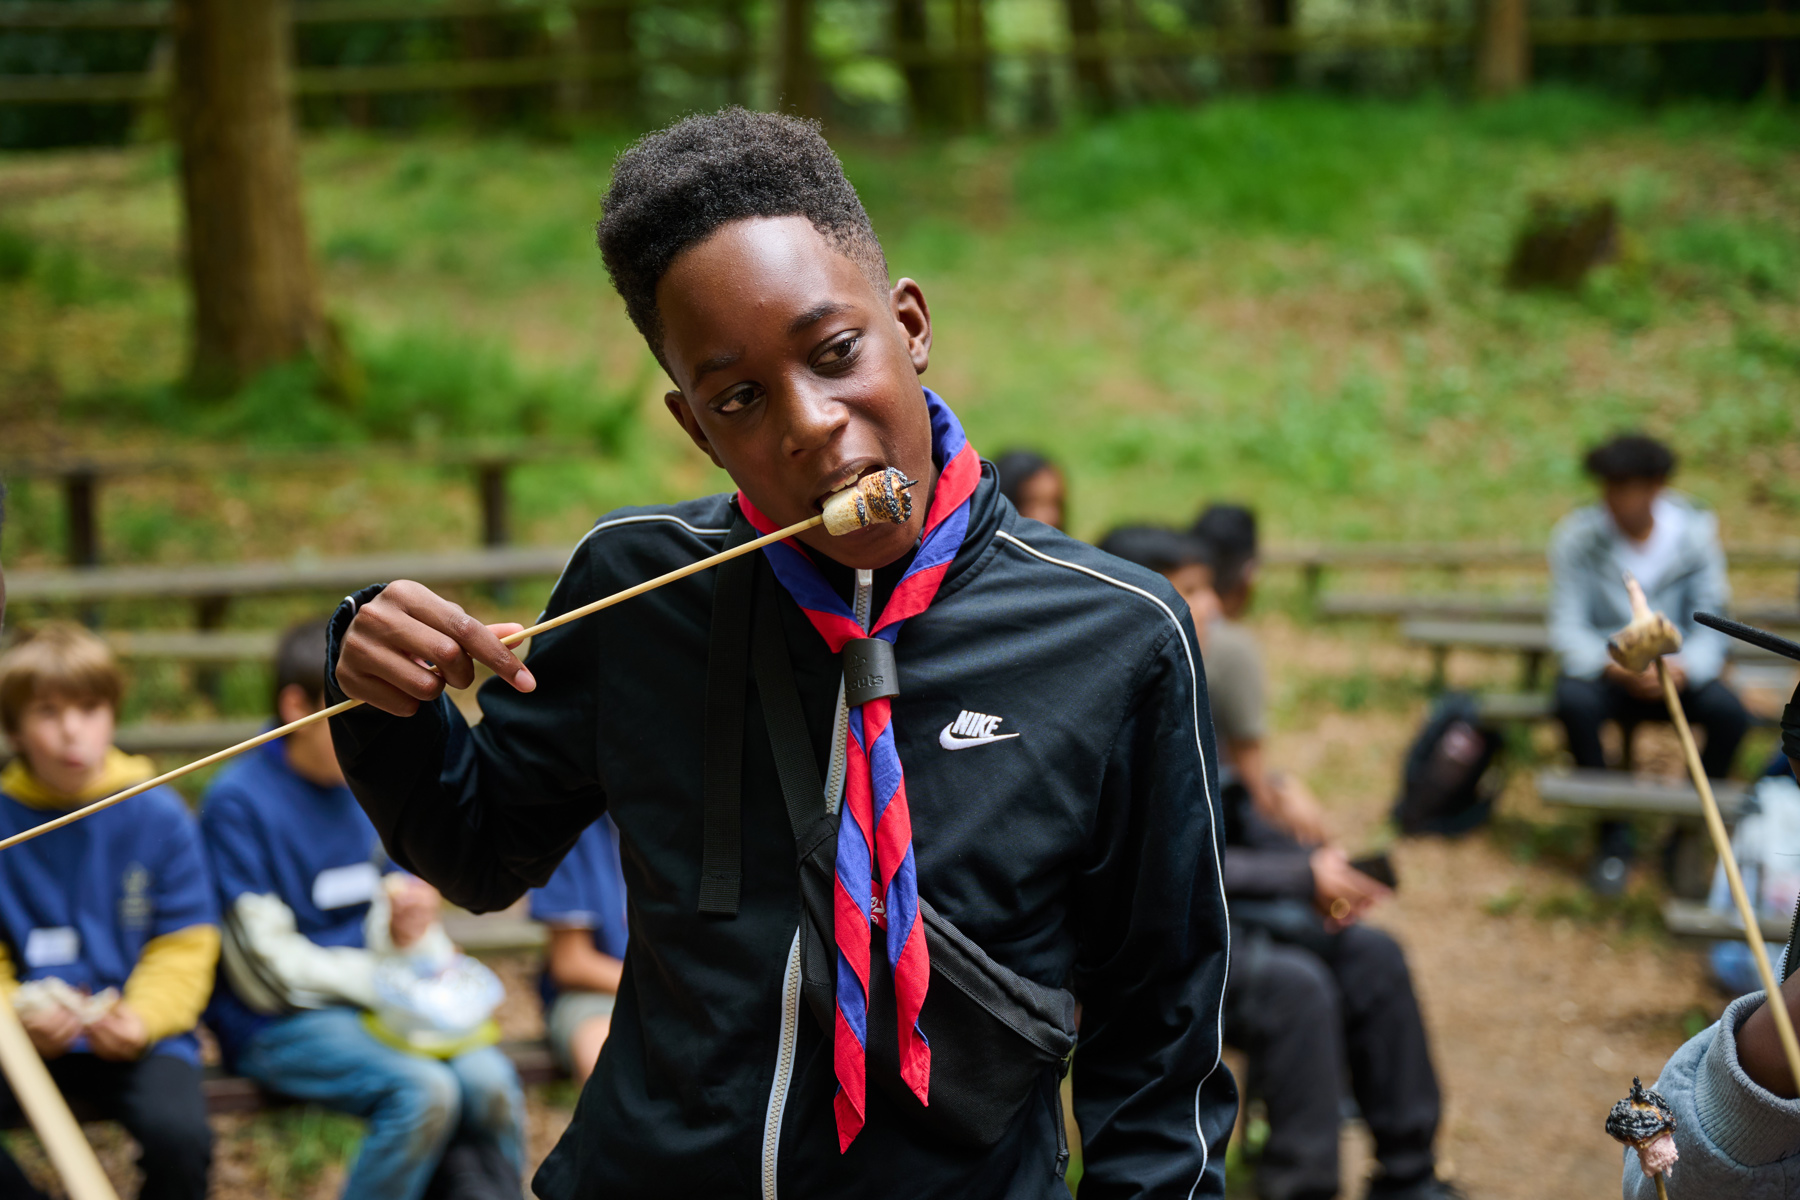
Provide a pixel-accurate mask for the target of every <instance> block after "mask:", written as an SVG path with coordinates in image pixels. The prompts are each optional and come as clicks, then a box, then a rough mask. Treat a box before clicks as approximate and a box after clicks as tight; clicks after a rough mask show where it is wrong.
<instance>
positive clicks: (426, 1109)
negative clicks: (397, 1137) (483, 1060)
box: [390, 1058, 462, 1141]
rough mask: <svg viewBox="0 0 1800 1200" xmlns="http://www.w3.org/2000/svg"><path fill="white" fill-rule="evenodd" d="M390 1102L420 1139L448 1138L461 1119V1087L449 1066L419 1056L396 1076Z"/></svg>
mask: <svg viewBox="0 0 1800 1200" xmlns="http://www.w3.org/2000/svg"><path fill="white" fill-rule="evenodd" d="M390 1105H391V1107H392V1108H393V1109H394V1110H395V1112H396V1114H397V1115H400V1116H402V1117H403V1118H404V1120H405V1121H406V1122H407V1125H408V1128H410V1129H413V1130H416V1131H417V1133H418V1136H419V1137H420V1138H421V1139H424V1140H427V1141H436V1140H438V1139H441V1138H444V1137H448V1136H449V1134H450V1132H451V1131H452V1130H454V1129H455V1128H456V1124H457V1122H458V1121H460V1120H461V1119H462V1088H461V1087H460V1086H458V1083H457V1078H456V1075H455V1073H454V1072H452V1071H451V1070H450V1068H449V1067H447V1066H445V1065H444V1064H443V1063H441V1062H437V1061H435V1060H431V1059H424V1058H420V1059H416V1060H414V1061H412V1062H410V1063H408V1064H407V1067H406V1069H405V1070H404V1071H403V1072H402V1073H401V1074H400V1075H399V1076H397V1077H396V1079H395V1083H394V1087H393V1088H392V1090H391V1092H390Z"/></svg>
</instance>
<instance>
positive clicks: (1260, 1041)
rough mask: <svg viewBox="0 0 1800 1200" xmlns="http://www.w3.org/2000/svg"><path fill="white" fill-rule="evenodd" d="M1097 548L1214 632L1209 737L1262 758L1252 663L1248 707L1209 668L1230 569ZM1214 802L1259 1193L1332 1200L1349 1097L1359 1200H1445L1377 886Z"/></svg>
mask: <svg viewBox="0 0 1800 1200" xmlns="http://www.w3.org/2000/svg"><path fill="white" fill-rule="evenodd" d="M1239 511H1242V510H1239ZM1100 545H1101V549H1103V550H1106V551H1107V552H1108V553H1110V554H1116V555H1118V556H1119V557H1121V558H1126V559H1128V560H1130V561H1132V562H1136V563H1137V564H1138V565H1139V566H1144V567H1148V568H1150V569H1151V570H1153V571H1157V572H1159V573H1161V574H1162V575H1163V576H1164V577H1165V578H1167V579H1168V580H1169V582H1170V583H1172V584H1174V585H1175V588H1176V590H1177V591H1180V592H1181V593H1182V596H1183V598H1185V599H1187V600H1188V603H1189V607H1190V608H1191V609H1192V611H1193V616H1194V623H1195V625H1196V626H1197V627H1204V626H1209V625H1210V626H1211V630H1210V635H1209V636H1207V637H1203V638H1202V639H1201V653H1202V654H1203V655H1204V656H1205V659H1206V676H1207V699H1208V701H1209V703H1210V704H1211V706H1212V711H1213V714H1214V721H1215V723H1216V724H1217V725H1219V726H1220V729H1219V735H1220V741H1221V743H1226V744H1229V743H1230V741H1231V739H1232V733H1231V732H1228V727H1227V726H1226V722H1227V721H1230V720H1233V719H1239V720H1242V721H1243V722H1244V728H1248V729H1253V730H1255V731H1256V732H1257V745H1258V748H1260V745H1261V736H1262V735H1261V731H1262V728H1263V721H1264V716H1263V712H1262V695H1263V689H1262V687H1261V682H1260V670H1261V667H1260V663H1259V662H1258V661H1257V660H1255V659H1252V660H1251V661H1252V664H1253V665H1254V666H1255V667H1256V670H1257V672H1258V675H1257V678H1256V688H1255V692H1254V694H1253V695H1252V696H1250V697H1248V698H1245V697H1241V696H1231V695H1227V694H1225V693H1226V691H1227V690H1228V689H1230V688H1232V687H1234V686H1237V685H1238V683H1239V681H1240V679H1241V678H1242V677H1241V676H1239V675H1238V674H1237V673H1236V672H1234V671H1233V670H1231V669H1229V668H1228V669H1226V670H1224V671H1218V670H1216V669H1215V659H1216V658H1219V657H1223V655H1222V654H1221V651H1225V650H1227V648H1228V639H1229V637H1230V636H1231V634H1233V633H1235V632H1236V631H1235V630H1230V629H1229V627H1228V626H1227V624H1226V621H1225V619H1222V618H1220V617H1219V612H1220V609H1221V607H1222V606H1224V604H1225V600H1224V598H1222V597H1217V596H1211V595H1208V594H1206V593H1205V591H1204V589H1209V588H1210V587H1211V585H1212V582H1213V579H1214V571H1215V570H1216V569H1217V565H1218V563H1219V562H1220V561H1221V560H1223V561H1225V562H1227V563H1228V562H1230V561H1231V560H1230V559H1229V558H1226V557H1224V556H1222V555H1220V553H1219V551H1218V550H1217V549H1216V548H1215V546H1214V545H1213V544H1212V543H1210V542H1209V541H1207V540H1205V539H1202V538H1195V537H1192V536H1189V535H1184V534H1178V533H1175V532H1173V531H1171V530H1160V529H1155V528H1150V527H1142V526H1140V527H1137V528H1128V529H1123V530H1118V531H1115V532H1114V533H1112V534H1110V535H1108V536H1107V538H1106V540H1105V541H1103V542H1102V543H1101V544H1100ZM1245 598H1246V597H1243V596H1241V595H1239V596H1236V597H1235V599H1238V600H1240V601H1241V600H1243V599H1245ZM1237 611H1239V612H1241V611H1242V607H1241V605H1240V606H1239V607H1238V609H1237ZM1221 633H1225V635H1226V636H1225V637H1224V638H1221V636H1220V635H1221ZM1223 800H1224V807H1225V856H1224V883H1225V895H1226V899H1227V900H1228V901H1229V903H1230V906H1231V907H1230V912H1231V945H1232V954H1231V964H1230V969H1229V973H1228V975H1227V978H1226V986H1225V1041H1226V1044H1227V1045H1233V1046H1237V1047H1238V1048H1239V1049H1241V1050H1243V1051H1244V1053H1245V1055H1246V1056H1247V1057H1248V1058H1249V1060H1250V1061H1249V1066H1250V1071H1249V1078H1248V1080H1247V1086H1246V1089H1245V1090H1246V1093H1248V1094H1256V1095H1260V1096H1261V1097H1262V1099H1263V1103H1264V1104H1265V1105H1266V1107H1267V1109H1268V1119H1269V1138H1268V1141H1267V1142H1266V1143H1265V1144H1264V1146H1263V1152H1262V1158H1261V1160H1260V1161H1259V1162H1258V1164H1257V1169H1256V1190H1257V1194H1258V1195H1259V1196H1260V1197H1262V1198H1263V1200H1328V1198H1329V1197H1333V1196H1336V1195H1337V1194H1338V1192H1339V1186H1340V1179H1339V1163H1338V1144H1339V1126H1340V1125H1341V1124H1342V1114H1341V1108H1340V1104H1341V1097H1343V1096H1344V1095H1345V1094H1346V1092H1348V1093H1349V1094H1351V1095H1353V1096H1355V1098H1356V1102H1357V1104H1358V1106H1359V1107H1360V1108H1361V1110H1362V1114H1363V1118H1364V1120H1365V1121H1367V1123H1368V1126H1369V1132H1370V1134H1371V1135H1372V1136H1373V1138H1374V1141H1375V1159H1376V1162H1377V1163H1378V1164H1379V1165H1380V1167H1381V1172H1380V1174H1379V1175H1377V1177H1376V1178H1375V1179H1374V1180H1373V1181H1372V1183H1371V1184H1370V1187H1369V1189H1368V1191H1367V1193H1366V1200H1453V1198H1454V1197H1456V1196H1458V1195H1459V1193H1458V1192H1457V1191H1456V1190H1455V1189H1454V1188H1452V1187H1451V1186H1450V1185H1449V1184H1447V1183H1443V1182H1441V1181H1440V1180H1439V1179H1438V1178H1437V1166H1436V1160H1435V1159H1434V1157H1433V1154H1432V1142H1433V1140H1434V1138H1435V1136H1436V1133H1437V1124H1438V1111H1439V1099H1438V1085H1437V1075H1436V1073H1435V1071H1434V1070H1433V1068H1432V1065H1431V1053H1430V1046H1429V1044H1428V1039H1427V1037H1426V1033H1425V1024H1424V1021H1423V1019H1422V1018H1421V1016H1420V1013H1419V1004H1418V1000H1417V998H1416V997H1415V996H1414V994H1413V988H1412V977H1411V975H1410V974H1409V973H1408V971H1407V967H1406V958H1405V955H1404V954H1403V953H1402V952H1401V949H1400V946H1399V945H1398V943H1396V942H1395V941H1394V939H1393V938H1391V937H1389V936H1388V935H1387V934H1385V933H1383V932H1382V931H1380V930H1378V929H1372V928H1370V927H1369V926H1367V925H1364V924H1362V923H1361V917H1362V916H1363V914H1364V913H1366V912H1367V911H1368V910H1369V909H1370V908H1371V907H1373V906H1374V905H1375V904H1376V903H1378V902H1379V901H1381V900H1382V899H1385V898H1386V897H1387V895H1388V894H1389V893H1388V889H1387V888H1386V887H1384V886H1382V885H1381V884H1380V883H1378V882H1377V881H1375V880H1374V879H1371V878H1369V877H1368V876H1367V875H1364V874H1363V873H1362V872H1361V871H1358V870H1357V869H1356V868H1355V867H1353V866H1351V865H1350V860H1349V858H1348V856H1346V855H1345V853H1344V852H1343V850H1342V849H1340V848H1339V847H1337V846H1333V845H1330V844H1329V843H1326V844H1317V843H1314V842H1312V841H1311V840H1310V839H1303V838H1302V837H1300V836H1299V835H1298V834H1296V833H1295V832H1294V831H1293V830H1291V829H1284V828H1281V827H1279V826H1277V825H1276V823H1275V822H1274V820H1272V819H1270V818H1268V817H1266V816H1265V815H1264V814H1263V813H1262V811H1261V807H1260V806H1259V805H1258V804H1257V803H1256V802H1255V799H1254V797H1253V796H1252V794H1251V792H1250V790H1249V788H1248V786H1247V785H1246V781H1245V780H1244V779H1243V778H1242V777H1241V776H1240V777H1238V778H1235V779H1232V780H1230V781H1229V782H1227V784H1226V786H1225V788H1224V793H1223ZM1346 1068H1347V1069H1346Z"/></svg>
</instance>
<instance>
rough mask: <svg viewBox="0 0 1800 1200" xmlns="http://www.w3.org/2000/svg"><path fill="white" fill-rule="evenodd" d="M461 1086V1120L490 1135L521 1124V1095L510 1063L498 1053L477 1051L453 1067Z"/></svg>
mask: <svg viewBox="0 0 1800 1200" xmlns="http://www.w3.org/2000/svg"><path fill="white" fill-rule="evenodd" d="M454 1070H455V1071H456V1077H457V1080H458V1081H459V1082H460V1084H461V1085H462V1103H463V1116H464V1120H465V1121H466V1122H467V1123H469V1124H470V1125H473V1126H474V1127H476V1128H478V1129H481V1130H483V1131H486V1132H490V1133H504V1132H506V1131H507V1130H509V1129H511V1128H513V1127H515V1126H517V1125H519V1124H520V1123H521V1122H522V1121H523V1120H524V1095H523V1093H522V1092H521V1091H520V1089H519V1077H518V1073H517V1072H516V1071H515V1070H514V1069H513V1065H512V1061H511V1060H510V1059H508V1058H507V1057H506V1055H504V1054H502V1053H500V1052H499V1051H498V1050H493V1049H488V1050H478V1051H475V1052H474V1053H472V1054H465V1055H462V1056H461V1057H459V1058H458V1059H456V1061H455V1063H454Z"/></svg>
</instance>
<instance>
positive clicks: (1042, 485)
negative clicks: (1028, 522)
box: [994, 450, 1069, 529]
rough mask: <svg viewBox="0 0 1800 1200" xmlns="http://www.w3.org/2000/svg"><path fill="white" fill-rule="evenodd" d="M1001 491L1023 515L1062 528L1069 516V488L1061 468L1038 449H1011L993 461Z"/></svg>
mask: <svg viewBox="0 0 1800 1200" xmlns="http://www.w3.org/2000/svg"><path fill="white" fill-rule="evenodd" d="M994 471H995V473H996V474H998V475H999V476H1000V494H1001V495H1002V496H1005V497H1006V498H1007V499H1008V500H1011V501H1012V506H1013V507H1014V508H1016V509H1018V510H1019V515H1020V516H1021V517H1029V518H1031V519H1032V520H1033V521H1042V522H1043V523H1044V524H1046V525H1048V526H1050V528H1052V529H1061V528H1063V527H1064V525H1065V524H1067V521H1068V515H1069V498H1068V495H1069V490H1068V485H1067V483H1066V482H1065V481H1064V480H1063V473H1062V468H1061V467H1058V466H1057V465H1056V464H1055V463H1053V462H1051V461H1050V460H1049V459H1047V458H1045V457H1044V456H1043V455H1041V454H1039V453H1038V452H1037V451H1035V450H1008V451H1006V452H1005V453H1004V454H1002V455H1000V456H999V457H998V458H996V459H995V460H994Z"/></svg>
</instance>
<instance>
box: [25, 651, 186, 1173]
mask: <svg viewBox="0 0 1800 1200" xmlns="http://www.w3.org/2000/svg"><path fill="white" fill-rule="evenodd" d="M122 687H123V681H122V679H121V677H120V674H119V669H118V667H117V665H116V664H115V663H114V661H113V657H112V653H111V651H109V650H108V649H107V648H106V645H105V643H103V642H102V641H100V639H99V638H97V637H95V636H94V635H93V634H91V633H89V632H88V631H87V630H85V629H82V628H80V627H79V626H75V625H68V624H60V623H59V624H51V625H46V626H45V627H44V628H43V629H42V631H40V632H39V633H38V634H37V636H35V637H33V638H31V639H30V640H29V641H26V642H24V643H22V644H21V645H18V646H15V647H14V648H13V649H11V650H9V651H8V652H7V653H6V655H5V656H4V657H0V726H3V727H4V728H5V730H6V735H7V737H8V738H10V739H11V740H12V744H13V748H14V749H15V751H17V753H18V757H17V758H16V759H14V760H13V761H12V762H11V763H9V764H7V766H6V768H5V770H4V771H0V836H10V835H12V834H15V833H19V832H21V831H23V830H25V829H29V828H30V827H32V826H34V825H37V824H40V823H42V822H43V821H46V820H49V819H50V818H51V817H54V816H56V815H57V814H58V813H60V812H63V811H66V810H68V809H71V808H75V807H77V806H79V805H82V804H86V803H89V802H90V801H94V800H99V799H102V798H104V797H106V796H109V795H111V794H112V793H114V792H116V791H119V790H120V789H122V788H126V787H130V786H131V785H132V784H135V783H141V782H143V781H144V780H145V779H148V778H149V777H150V776H151V775H153V774H155V771H154V769H153V768H152V767H151V765H150V760H149V759H146V758H134V757H131V756H129V755H126V754H124V753H122V752H120V751H119V750H117V749H116V748H114V746H113V744H112V736H113V723H114V720H115V717H116V715H117V710H118V703H119V695H120V692H121V690H122ZM218 957H219V927H218V918H217V915H216V912H215V910H214V908H213V898H212V890H211V888H210V887H209V885H208V883H207V879H206V864H205V861H204V858H203V856H202V855H201V851H200V838H199V835H198V833H197V832H196V830H195V828H194V822H193V819H192V818H191V817H190V816H189V815H188V809H187V805H186V803H184V802H183V800H182V798H181V797H180V795H178V794H177V793H176V792H175V791H174V790H173V789H170V788H158V789H156V790H155V791H152V792H147V793H145V794H144V795H142V796H138V797H137V798H135V799H133V800H130V801H127V802H126V803H124V804H121V805H118V806H117V807H114V808H109V809H106V810H104V811H102V812H100V813H97V814H95V815H94V816H92V817H89V818H87V819H86V820H84V821H82V822H80V823H79V824H76V825H70V826H67V827H65V828H62V829H58V830H56V831H54V832H52V833H47V834H45V835H44V836H42V837H40V838H37V839H34V840H33V841H29V842H25V843H23V844H21V845H18V846H15V847H13V848H12V849H10V850H8V851H6V852H5V853H4V854H0V990H3V991H4V992H5V993H6V994H7V995H8V996H9V997H10V998H11V1000H12V1002H13V1004H14V1005H15V1006H16V1007H17V1009H18V1011H19V1017H20V1020H21V1021H22V1022H23V1023H24V1025H25V1029H26V1032H27V1033H29V1034H30V1035H31V1040H32V1043H33V1044H34V1045H35V1046H36V1047H37V1049H38V1053H40V1054H41V1055H43V1057H44V1059H45V1060H46V1061H47V1062H48V1064H49V1067H50V1074H51V1077H52V1078H54V1079H55V1080H56V1082H57V1085H58V1086H59V1087H60V1088H62V1090H63V1093H64V1094H65V1095H67V1096H69V1097H70V1098H71V1099H72V1100H76V1101H79V1102H80V1103H81V1104H82V1106H83V1108H84V1109H88V1110H92V1111H96V1112H98V1113H100V1114H101V1115H103V1116H106V1117H108V1118H111V1119H113V1120H116V1121H118V1122H119V1124H121V1125H123V1126H124V1127H125V1129H126V1131H127V1132H128V1133H130V1134H131V1136H132V1137H134V1138H136V1139H137V1141H138V1144H139V1145H140V1146H141V1147H142V1157H141V1158H140V1159H139V1161H140V1163H141V1164H142V1166H143V1170H144V1185H143V1190H142V1191H141V1192H140V1195H141V1196H143V1197H146V1198H150V1200H163V1198H168V1200H173V1198H176V1197H191V1198H192V1200H200V1198H201V1197H203V1196H205V1195H206V1175H207V1169H208V1167H209V1166H210V1165H211V1162H212V1134H211V1131H210V1130H209V1129H208V1128H207V1124H206V1104H205V1101H204V1100H203V1099H202V1097H201V1094H200V1045H199V1042H198V1041H197V1040H196V1039H195V1037H194V1026H195V1023H196V1022H197V1021H198V1020H199V1017H200V1010H201V1008H202V1007H204V1006H205V1004H206V996H207V993H208V992H209V991H210V990H211V988H212V981H213V968H214V966H215V965H216V963H217V962H218ZM0 1114H3V1115H5V1116H7V1117H11V1118H16V1117H17V1115H18V1114H17V1105H16V1102H15V1101H14V1099H13V1097H12V1096H11V1095H10V1094H7V1093H6V1092H5V1088H4V1086H3V1085H0ZM38 1194H39V1193H38V1192H37V1191H36V1190H35V1189H34V1188H33V1187H32V1186H31V1185H30V1184H29V1183H28V1182H27V1181H26V1179H25V1177H24V1175H23V1174H22V1173H21V1172H20V1170H19V1168H18V1166H17V1164H15V1163H14V1162H13V1160H12V1159H11V1158H10V1157H8V1156H6V1155H5V1154H4V1153H3V1152H0V1195H5V1196H9V1197H10V1196H36V1195H38Z"/></svg>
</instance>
